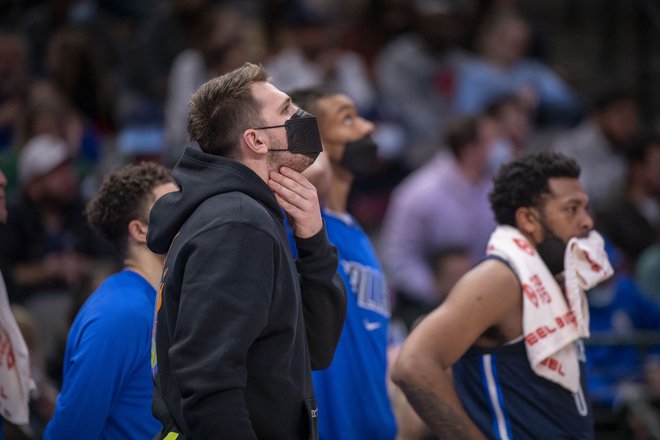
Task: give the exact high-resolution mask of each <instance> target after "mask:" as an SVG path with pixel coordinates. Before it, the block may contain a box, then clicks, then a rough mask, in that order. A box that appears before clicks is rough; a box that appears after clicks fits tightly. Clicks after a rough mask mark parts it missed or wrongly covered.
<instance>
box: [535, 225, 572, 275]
mask: <svg viewBox="0 0 660 440" xmlns="http://www.w3.org/2000/svg"><path fill="white" fill-rule="evenodd" d="M539 223H540V224H541V227H542V228H543V235H544V238H543V241H542V242H541V243H539V244H537V245H536V251H537V252H538V253H539V257H541V259H542V260H543V262H544V263H545V265H546V266H547V267H548V269H549V270H550V273H551V274H552V275H558V274H560V273H562V272H563V271H564V253H565V252H566V243H564V241H563V240H562V239H561V238H559V237H557V236H556V235H555V234H553V233H552V231H550V229H549V228H548V227H547V226H546V225H545V223H544V222H543V221H541V220H539Z"/></svg>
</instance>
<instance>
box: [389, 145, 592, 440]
mask: <svg viewBox="0 0 660 440" xmlns="http://www.w3.org/2000/svg"><path fill="white" fill-rule="evenodd" d="M579 174H580V168H579V166H578V165H577V163H576V162H575V161H573V160H572V159H570V158H568V157H566V156H564V155H560V154H556V153H541V154H537V155H531V156H526V157H524V158H522V159H518V160H516V161H514V162H510V163H509V164H507V165H505V166H503V167H502V168H501V169H500V171H499V173H498V174H497V176H496V177H495V179H494V183H495V185H494V188H493V191H492V193H491V194H490V202H491V207H492V209H493V213H494V215H495V218H496V220H497V222H498V224H500V225H510V226H513V227H516V228H517V229H518V230H519V231H520V232H521V233H522V234H523V235H524V236H525V237H526V238H527V240H528V241H529V243H531V245H533V246H534V247H535V248H536V251H537V252H538V253H539V255H540V256H541V258H542V260H543V263H545V265H546V266H547V267H548V269H550V272H551V273H552V274H553V275H555V276H556V277H560V275H559V274H560V273H561V272H562V271H563V257H564V250H565V246H566V243H567V242H568V240H569V239H571V238H572V237H584V236H586V235H587V234H588V232H589V230H590V229H591V228H592V227H593V222H592V219H591V217H590V215H589V213H588V212H587V208H588V197H587V195H586V194H585V191H584V189H583V187H582V185H581V184H580V182H579V181H578V177H579ZM558 281H560V285H563V281H561V280H558ZM522 303H523V298H522V291H521V287H520V283H519V281H518V277H517V276H516V274H515V273H514V272H513V271H512V270H511V268H510V267H509V266H508V264H507V263H506V262H504V261H503V260H500V259H497V258H494V257H490V258H486V259H484V260H483V261H482V262H480V263H479V264H477V265H476V266H475V267H474V268H473V269H472V270H471V271H469V272H468V273H467V274H466V275H465V276H464V277H463V278H462V279H461V280H460V281H459V282H458V283H457V285H456V286H455V287H454V289H453V290H452V291H451V293H450V294H449V296H448V298H447V299H446V301H445V302H444V303H443V304H441V305H440V306H439V307H438V308H437V309H436V310H434V311H433V312H432V313H431V314H430V315H429V316H427V317H426V318H425V319H424V320H423V321H422V322H421V323H420V324H419V326H418V327H417V328H416V329H415V331H413V332H412V334H411V335H410V337H409V338H408V340H407V341H406V343H405V344H404V346H403V348H402V350H401V353H400V355H399V358H398V360H397V363H396V365H395V368H394V370H393V373H392V377H393V380H394V381H395V383H397V384H398V385H399V386H400V387H401V388H402V389H403V391H404V392H405V394H406V396H407V397H408V400H409V401H410V402H411V404H412V405H413V407H414V408H415V410H416V411H417V412H418V414H419V415H420V416H421V417H422V419H424V421H425V422H426V423H427V425H428V426H429V427H430V428H431V430H432V431H433V432H434V434H435V435H436V436H438V438H442V439H483V438H489V439H511V438H523V439H568V438H571V439H592V438H593V437H594V430H593V417H592V414H591V408H590V406H589V403H588V397H587V396H586V395H585V393H586V389H585V386H586V378H585V373H584V356H583V355H581V352H582V353H583V350H580V346H581V342H577V343H576V349H577V350H578V359H579V360H580V383H581V389H580V390H579V391H578V392H577V393H572V392H570V391H568V390H567V389H565V388H563V387H561V386H560V385H558V384H556V383H554V382H551V381H549V380H547V379H545V378H543V377H541V376H538V375H537V374H535V373H534V371H533V370H532V368H531V366H530V364H529V361H528V359H527V353H526V348H525V345H524V344H525V342H524V340H523V337H522V336H523V328H522ZM452 370H453V378H452Z"/></svg>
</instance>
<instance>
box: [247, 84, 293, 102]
mask: <svg viewBox="0 0 660 440" xmlns="http://www.w3.org/2000/svg"><path fill="white" fill-rule="evenodd" d="M250 89H251V90H252V95H253V96H254V97H255V99H257V100H258V101H260V102H261V103H266V102H270V101H271V100H272V101H273V102H274V103H276V104H279V103H280V101H281V102H284V101H286V100H288V99H289V95H287V94H286V93H284V92H283V91H281V90H280V89H278V88H277V87H275V86H274V85H273V84H271V83H269V82H263V81H260V82H255V83H252V84H251V85H250Z"/></svg>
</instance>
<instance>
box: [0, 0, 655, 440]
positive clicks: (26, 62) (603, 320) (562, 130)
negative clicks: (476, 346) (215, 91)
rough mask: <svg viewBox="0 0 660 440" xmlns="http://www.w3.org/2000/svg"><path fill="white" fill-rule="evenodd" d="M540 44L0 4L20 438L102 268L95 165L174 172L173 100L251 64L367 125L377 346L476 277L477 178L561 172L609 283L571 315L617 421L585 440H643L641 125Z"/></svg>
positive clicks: (466, 32) (496, 4)
mask: <svg viewBox="0 0 660 440" xmlns="http://www.w3.org/2000/svg"><path fill="white" fill-rule="evenodd" d="M658 32H660V29H658ZM655 37H656V38H657V39H660V34H658V33H656V34H655ZM552 42H553V40H552V35H549V34H548V33H547V32H545V30H544V29H543V28H542V27H541V26H540V25H539V24H538V23H533V22H532V21H530V20H529V18H528V17H527V14H526V9H525V2H522V1H516V0H360V1H356V0H352V1H345V0H341V1H329V0H327V1H324V0H271V1H258V0H243V1H213V0H168V1H157V0H131V1H128V0H114V1H108V0H51V1H40V0H24V1H8V2H7V1H6V2H0V158H1V160H2V164H1V165H0V166H1V167H2V170H3V171H4V173H5V174H6V176H7V179H8V183H7V193H8V196H9V202H10V203H9V213H10V214H9V218H8V222H7V224H6V225H0V270H1V271H2V273H3V275H4V277H5V280H6V283H7V291H8V292H9V295H10V300H11V302H12V304H13V307H14V310H15V314H16V316H17V320H18V321H19V325H20V326H21V328H22V330H23V333H24V335H25V338H26V340H27V343H28V346H29V348H30V350H31V353H32V358H33V364H34V365H33V370H34V372H33V375H34V377H35V379H37V381H38V382H39V386H40V392H41V394H40V396H41V397H40V400H39V402H37V403H35V406H34V414H35V417H34V418H33V419H34V422H33V424H34V425H35V432H37V433H38V432H39V427H40V426H41V427H43V425H44V424H45V423H46V422H47V420H48V418H49V416H50V414H52V408H53V404H54V398H55V396H56V395H57V389H58V387H59V386H60V381H61V374H62V372H61V365H62V356H63V350H64V344H65V341H66V335H67V331H68V328H69V326H70V324H71V322H72V320H73V317H75V314H76V312H77V310H78V309H79V307H80V306H81V305H82V303H83V302H84V301H85V299H86V297H87V295H89V294H90V293H91V292H92V291H93V290H94V289H95V287H96V286H97V285H98V284H99V282H100V280H103V279H104V278H105V277H106V276H107V275H108V274H110V273H113V272H114V271H116V270H117V269H118V268H119V267H121V261H118V257H117V255H116V254H115V252H114V251H113V249H112V247H110V246H109V245H108V244H107V243H105V242H103V241H102V240H101V239H100V238H97V237H96V236H94V235H92V232H91V231H90V229H89V227H88V225H87V224H86V221H85V219H84V216H83V210H84V206H85V203H86V202H87V200H89V198H90V197H91V195H92V194H93V193H94V191H95V190H96V189H97V187H98V185H99V183H100V180H101V178H102V177H103V175H104V174H105V173H106V172H107V171H108V170H109V169H110V167H111V166H112V165H114V164H119V163H128V162H136V161H140V160H152V161H156V162H160V163H163V164H165V165H168V166H172V165H173V164H174V163H175V162H176V160H177V159H178V157H179V156H180V154H181V152H182V151H183V149H184V147H186V146H188V145H190V142H189V140H188V139H187V132H186V125H187V119H186V118H187V112H188V108H187V103H188V100H189V98H190V96H191V95H192V93H193V92H194V91H195V90H196V89H197V87H199V86H200V85H201V84H203V83H204V82H206V81H207V80H208V79H210V78H212V77H214V76H217V75H219V74H222V73H224V72H227V71H229V70H231V69H234V68H236V67H238V66H240V65H241V64H243V63H244V62H245V61H251V62H258V63H262V64H263V65H264V66H265V67H266V69H267V71H268V72H269V74H270V75H271V76H272V81H273V83H274V84H275V85H276V86H277V87H278V88H280V89H281V90H284V91H287V92H288V91H292V90H295V89H299V88H302V87H309V86H317V85H323V86H326V87H329V88H332V89H334V90H337V91H339V92H341V93H343V94H345V95H347V96H349V97H350V98H351V99H352V100H353V101H354V102H355V104H356V107H357V109H358V111H359V112H360V114H362V115H365V116H366V117H368V118H369V119H370V120H372V121H374V123H375V129H374V132H373V134H372V136H373V138H374V140H375V141H376V142H377V143H378V146H379V150H378V155H379V160H378V164H377V165H378V166H377V172H376V173H375V174H372V175H369V176H358V179H357V181H356V182H355V185H354V187H353V191H352V193H351V197H350V199H349V211H351V213H352V214H353V215H355V216H356V218H358V219H359V221H360V223H361V224H362V225H363V226H364V227H365V230H366V231H367V232H368V233H369V234H370V236H371V238H372V239H373V242H374V244H375V247H376V251H377V252H378V254H379V256H380V258H381V259H382V261H383V263H384V270H385V275H386V277H387V280H388V283H389V286H390V290H391V292H392V304H393V318H394V319H393V323H394V325H393V326H392V327H393V330H394V331H393V332H392V340H393V344H396V343H397V341H398V342H400V340H401V338H403V337H405V334H406V333H407V332H408V330H409V328H410V327H411V326H413V325H414V322H415V321H416V320H417V319H418V318H419V317H420V316H422V315H423V314H425V313H427V312H428V311H430V310H431V309H432V308H434V307H436V306H437V305H438V304H439V303H440V302H441V301H442V300H443V298H444V296H445V295H446V294H447V292H448V291H449V289H450V288H451V287H452V286H453V284H454V283H455V282H456V280H457V279H458V278H459V277H460V276H461V275H462V274H464V273H465V272H466V271H467V270H468V269H469V268H470V267H471V266H472V265H473V264H474V263H475V262H477V261H478V260H479V259H480V258H481V257H482V256H483V254H484V251H485V247H486V242H487V240H488V237H489V235H490V233H491V232H492V230H493V229H494V227H495V221H494V219H493V217H492V214H491V211H490V207H489V205H488V199H487V194H488V192H489V191H490V189H491V185H492V182H491V178H492V175H493V173H494V172H495V171H496V170H497V168H498V167H499V166H500V165H502V164H504V163H506V162H507V161H509V160H511V159H512V158H516V157H520V156H521V155H523V154H525V153H526V152H531V151H540V150H544V149H545V150H557V151H561V152H563V153H566V154H567V155H569V156H572V157H574V158H576V159H577V160H578V162H579V164H580V166H581V167H582V178H581V180H582V182H583V184H584V186H585V189H586V191H587V193H588V194H589V197H590V200H591V211H592V213H593V214H594V218H595V221H596V222H595V224H596V229H598V230H599V231H600V232H601V233H602V234H603V235H604V236H605V237H606V239H607V241H608V249H609V252H610V258H611V260H612V261H613V264H614V265H615V266H616V270H617V274H616V276H615V277H614V279H613V280H612V281H610V282H608V283H607V284H605V285H603V286H599V287H598V288H597V289H595V291H594V292H591V294H590V296H589V300H590V309H591V331H592V335H593V336H595V338H594V343H593V344H591V345H589V346H588V352H587V355H588V359H589V368H590V381H591V384H590V386H591V387H592V389H591V393H592V398H593V400H594V405H595V407H596V408H597V409H598V408H601V409H602V410H603V411H605V413H606V414H607V415H605V416H603V418H602V420H601V422H602V423H603V424H607V423H610V422H608V420H612V419H608V417H610V415H611V414H612V411H615V409H616V408H623V409H622V410H621V411H618V412H616V414H617V415H618V416H619V417H620V419H619V420H625V421H627V423H621V424H613V425H609V427H606V428H604V429H610V428H611V429H630V430H637V431H636V432H637V433H636V434H635V435H639V438H644V437H643V435H644V434H643V430H644V428H643V426H644V423H643V421H641V422H640V421H639V420H635V414H634V413H630V412H628V411H627V410H626V408H630V407H631V406H625V405H622V401H626V399H628V400H633V401H636V400H635V399H636V398H637V397H639V394H640V393H637V394H635V393H631V392H627V393H622V392H621V385H623V384H629V383H633V384H645V387H644V388H643V390H644V392H643V393H642V394H648V396H646V397H645V401H646V402H650V404H651V406H652V407H654V408H655V410H654V411H656V412H657V411H658V408H659V407H660V405H659V401H660V356H659V355H660V340H659V339H658V334H659V333H654V332H658V331H660V306H659V304H660V134H659V131H658V129H659V128H660V127H659V126H658V123H659V122H660V113H655V114H647V113H643V112H642V110H641V108H640V103H639V101H638V99H637V98H638V95H637V94H636V90H635V89H634V88H628V87H626V85H625V83H622V82H621V81H620V80H618V78H610V77H608V75H607V74H606V73H607V72H604V73H603V75H599V77H598V78H594V81H593V87H591V88H590V90H580V89H577V88H576V87H575V86H574V85H572V84H571V83H570V82H569V81H568V80H567V79H566V78H565V77H564V76H563V75H562V73H561V71H560V70H558V69H557V68H556V66H553V64H552V59H553V58H552V56H551V54H550V47H551V46H552ZM397 330H398V331H397ZM598 336H600V339H599V338H598ZM630 395H634V396H635V397H634V398H633V397H630ZM631 414H632V415H631ZM656 423H657V422H656ZM640 426H642V427H641V428H640Z"/></svg>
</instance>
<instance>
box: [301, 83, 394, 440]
mask: <svg viewBox="0 0 660 440" xmlns="http://www.w3.org/2000/svg"><path fill="white" fill-rule="evenodd" d="M291 99H292V100H293V102H295V103H296V104H297V105H299V106H301V107H302V108H305V109H306V110H308V111H310V112H311V113H313V114H314V115H315V116H316V117H317V120H318V124H319V132H320V134H321V140H322V142H323V147H324V152H323V153H321V155H320V156H319V157H318V158H317V160H316V162H315V163H314V164H313V165H311V166H310V167H309V168H308V169H307V170H306V171H305V172H304V173H303V174H304V175H305V176H306V177H307V178H308V179H309V180H310V182H312V183H313V184H314V185H315V186H316V188H317V192H318V194H319V198H320V200H321V204H322V216H323V221H324V222H325V225H326V230H327V233H328V239H329V240H330V243H332V244H333V245H335V246H336V247H337V251H338V253H339V267H338V270H337V272H338V273H339V274H340V275H341V277H342V280H343V281H344V284H345V285H346V291H347V296H348V306H347V310H346V320H345V321H344V327H343V329H342V334H341V338H340V339H339V345H338V346H337V350H336V352H335V357H334V359H333V361H332V364H331V365H330V368H328V369H326V370H322V371H313V372H312V379H313V382H314V394H315V395H316V401H317V404H318V408H319V437H320V439H321V440H341V439H370V440H389V439H393V438H394V436H395V434H396V423H395V419H394V415H393V413H392V408H391V405H390V399H389V396H388V394H387V386H386V385H387V355H386V351H387V336H388V325H389V318H390V302H389V295H388V290H387V287H386V284H385V277H384V275H383V271H382V268H381V265H380V263H379V262H378V259H377V257H376V253H375V252H374V249H373V248H372V246H371V243H370V242H369V238H368V237H367V235H366V234H365V233H364V231H363V230H362V228H361V227H360V225H359V224H358V223H357V221H356V220H355V218H354V217H353V216H351V215H350V214H349V213H348V212H347V209H346V205H347V202H348V195H349V192H350V190H351V186H352V184H353V180H354V178H355V177H356V176H364V175H368V174H369V173H370V172H371V171H372V170H373V169H374V167H375V165H376V163H377V159H378V157H377V150H378V147H377V145H376V143H375V142H374V141H373V140H372V139H371V137H370V134H371V133H372V132H373V130H374V125H373V124H372V123H371V122H369V121H367V120H366V119H364V118H362V117H360V116H359V115H358V114H357V110H356V107H355V103H354V102H353V101H352V100H351V99H350V98H348V97H347V96H345V95H342V94H339V93H336V92H333V91H330V90H324V89H322V88H310V89H302V90H298V91H294V92H292V94H291Z"/></svg>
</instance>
